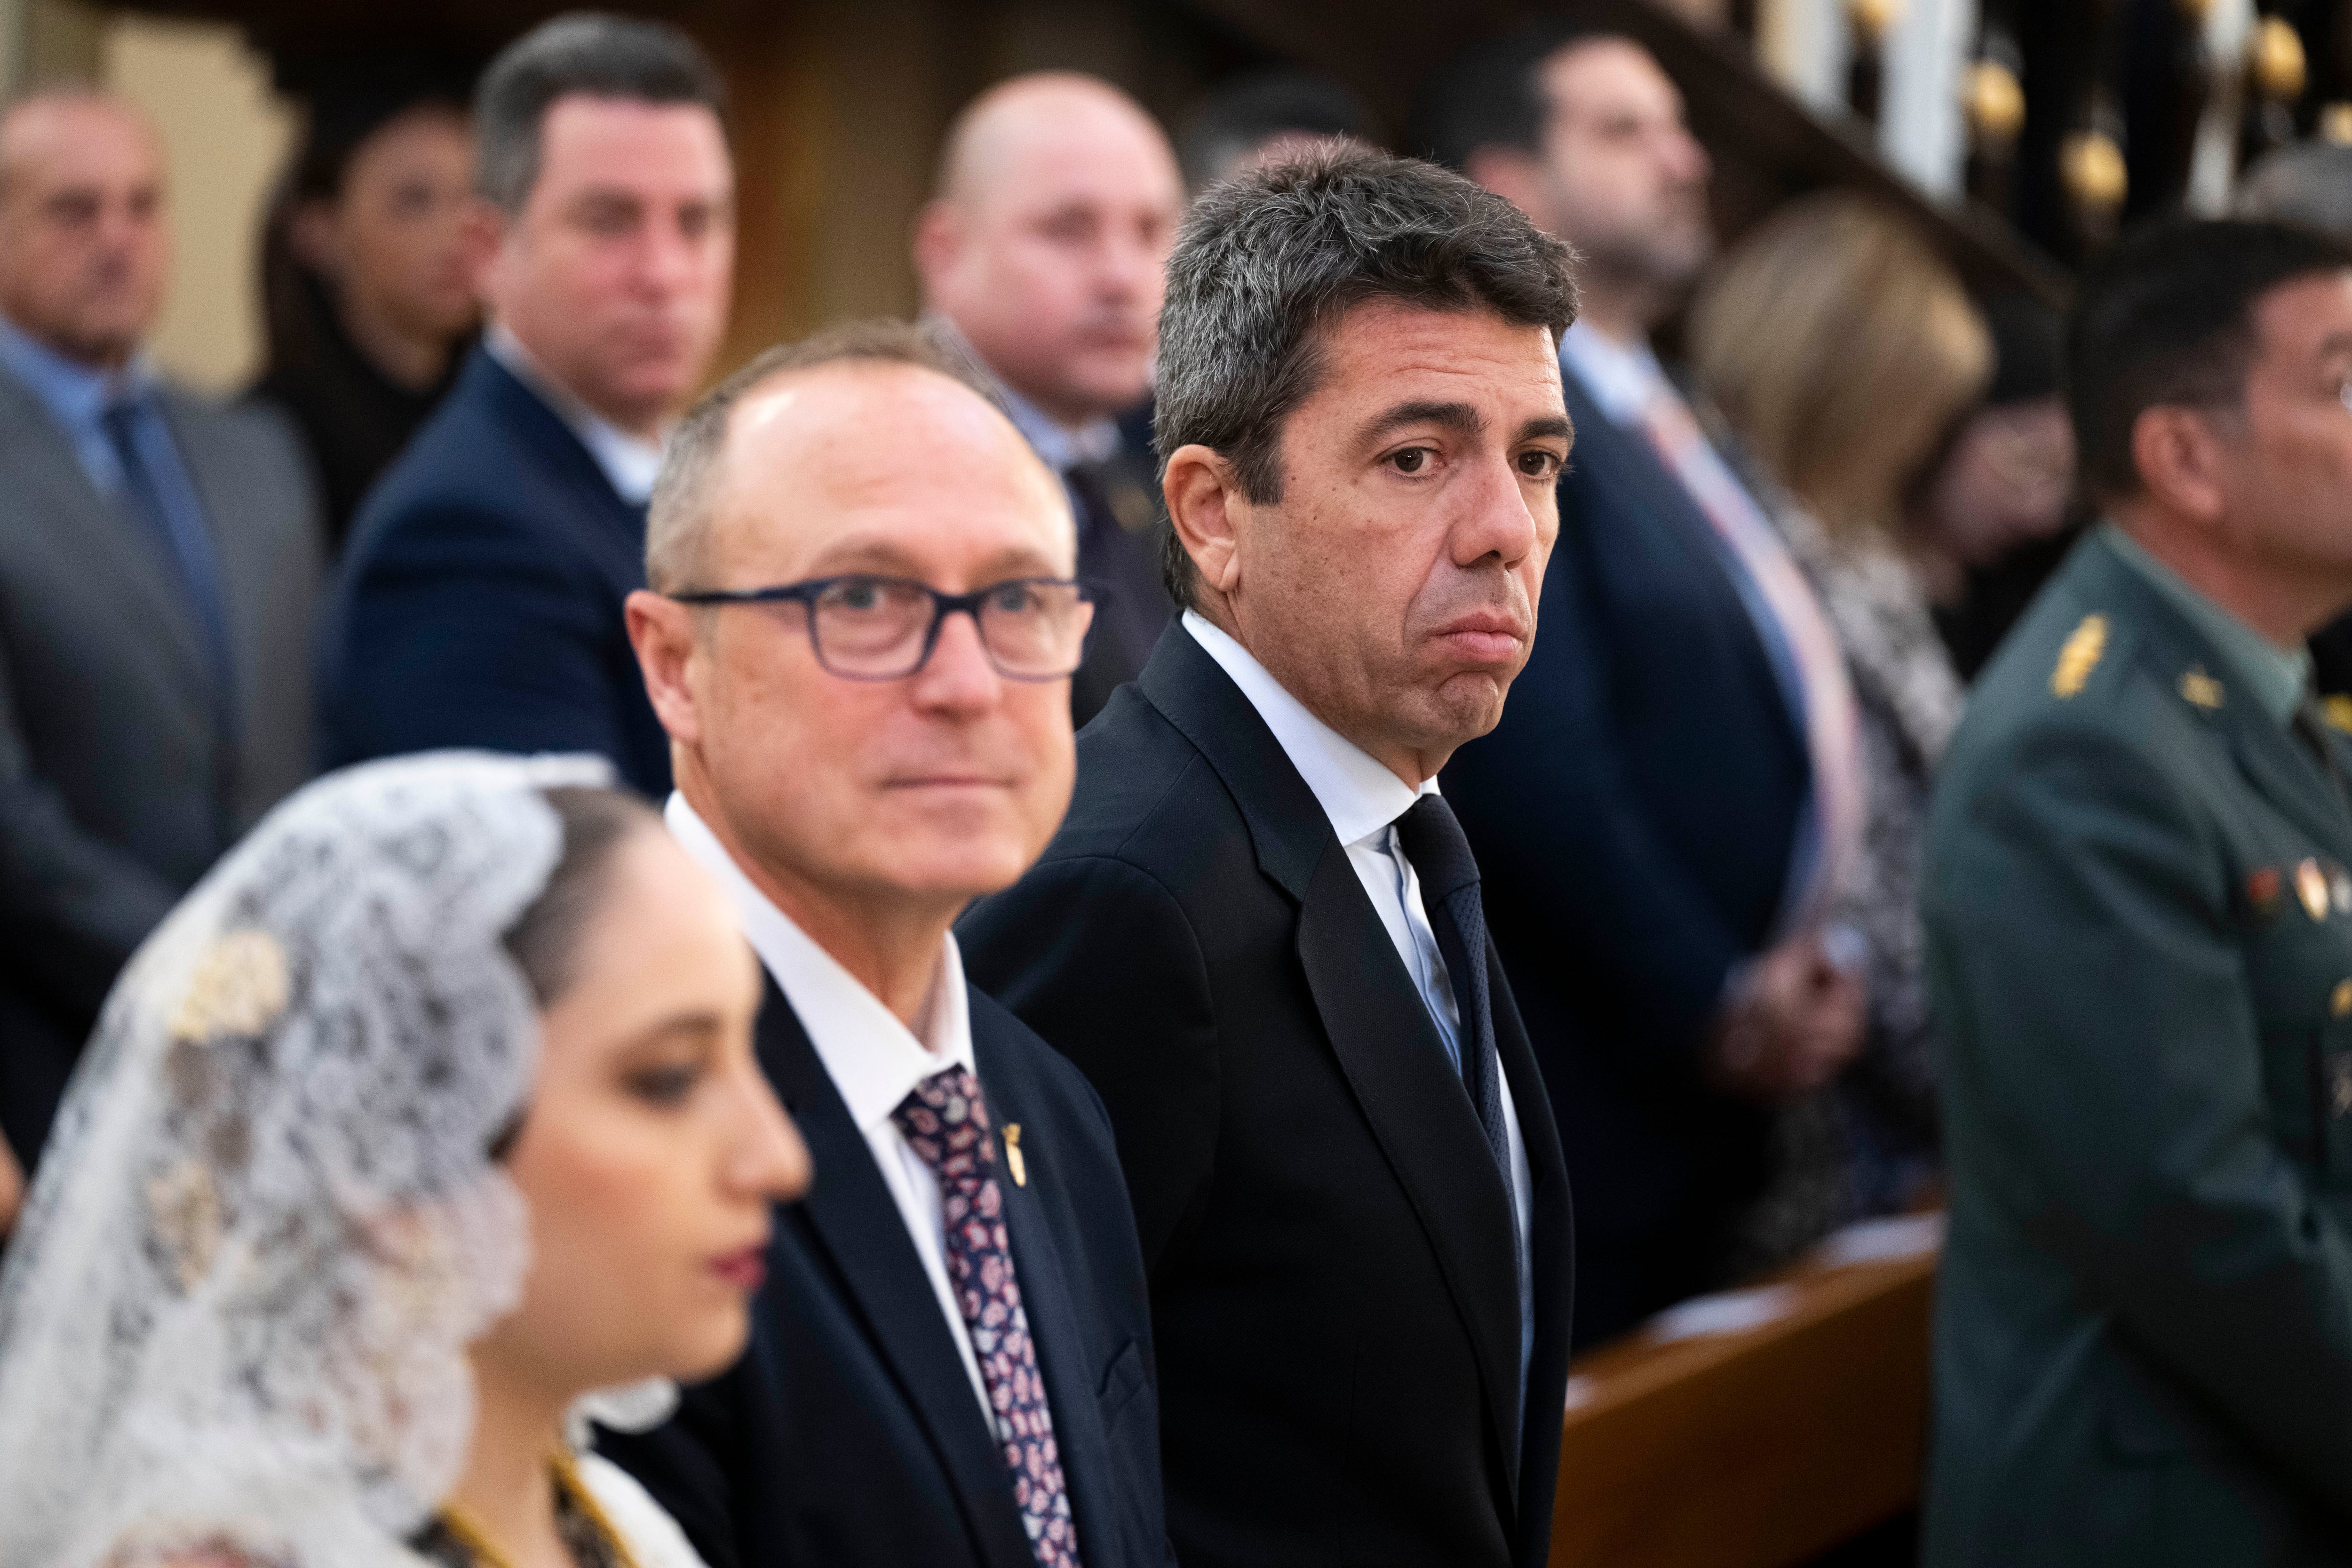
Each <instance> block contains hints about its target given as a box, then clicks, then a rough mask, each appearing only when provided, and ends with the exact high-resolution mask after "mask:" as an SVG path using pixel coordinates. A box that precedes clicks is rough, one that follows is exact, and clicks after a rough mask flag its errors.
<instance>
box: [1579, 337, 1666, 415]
mask: <svg viewBox="0 0 2352 1568" xmlns="http://www.w3.org/2000/svg"><path fill="white" fill-rule="evenodd" d="M1559 363H1560V364H1561V366H1562V368H1564V369H1566V370H1568V371H1570V373H1572V374H1574V375H1575V377H1576V379H1577V380H1578V381H1579V382H1580V383H1582V384H1583V386H1584V390H1585V391H1586V392H1588V393H1590V394H1591V396H1592V401H1593V402H1595V403H1597V404H1599V405H1601V413H1603V414H1605V415H1607V416H1609V421H1610V423H1611V424H1612V425H1632V424H1634V423H1636V422H1637V421H1639V420H1640V419H1641V417H1642V416H1643V414H1644V413H1645V412H1647V411H1648V409H1649V406H1650V400H1651V399H1652V398H1654V397H1655V396H1656V395H1657V393H1658V388H1659V387H1661V386H1665V387H1669V388H1671V387H1672V386H1673V384H1674V383H1673V382H1671V381H1669V380H1668V379H1667V377H1666V369H1665V366H1664V365H1662V364H1660V363H1658V356H1657V355H1656V353H1654V352H1652V350H1651V348H1650V345H1649V344H1648V343H1647V342H1632V343H1622V342H1618V341H1617V340H1616V339H1614V338H1612V337H1610V336H1609V335H1608V334H1607V333H1605V332H1603V331H1601V330H1600V329H1599V328H1597V327H1595V326H1593V325H1592V324H1591V322H1589V321H1577V322H1574V323H1572V324H1571V325H1570V327H1569V329H1568V331H1565V332H1563V333H1561V334H1560V339H1559Z"/></svg>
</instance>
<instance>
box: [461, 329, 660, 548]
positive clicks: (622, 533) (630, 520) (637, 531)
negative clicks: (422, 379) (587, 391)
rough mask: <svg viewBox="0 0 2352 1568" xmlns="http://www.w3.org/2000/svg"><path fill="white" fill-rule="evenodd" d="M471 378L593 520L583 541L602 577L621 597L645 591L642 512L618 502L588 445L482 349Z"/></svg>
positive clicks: (469, 371)
mask: <svg viewBox="0 0 2352 1568" xmlns="http://www.w3.org/2000/svg"><path fill="white" fill-rule="evenodd" d="M474 353H475V363H474V364H473V365H472V366H469V367H468V369H467V374H468V375H469V376H478V377H479V378H480V385H481V388H482V394H483V395H484V396H485V397H486V398H488V399H489V400H490V401H491V402H493V403H494V404H496V405H498V406H499V409H500V410H501V413H502V416H503V422H504V423H505V424H506V425H507V426H508V427H509V428H511V429H514V430H516V431H518V432H520V434H522V435H523V436H524V437H526V438H527V440H528V443H529V445H530V447H531V448H532V449H533V450H535V451H537V452H538V453H540V454H541V456H542V457H543V458H545V460H546V467H547V471H548V473H549V475H550V477H551V478H552V479H555V480H556V481H557V482H558V483H560V484H562V485H563V486H564V487H565V488H566V489H570V490H571V491H572V495H573V498H574V499H575V500H577V501H578V502H579V503H580V504H579V513H580V515H581V516H582V517H583V519H584V520H593V521H591V526H590V528H589V529H588V530H586V531H584V532H583V541H582V542H583V543H584V544H586V545H587V547H588V549H589V551H590V552H591V553H592V554H593V556H594V557H595V559H596V562H597V563H598V565H599V566H600V567H601V568H602V569H603V571H604V574H605V576H606V577H607V578H609V579H611V580H612V582H613V584H614V587H615V588H616V589H618V590H619V591H620V592H621V593H623V594H627V593H629V592H631V591H632V590H634V589H637V588H642V587H644V586H645V561H644V555H645V548H646V509H645V508H644V507H642V506H637V505H635V504H633V503H631V502H629V501H627V500H623V499H622V497H621V494H620V492H619V491H618V490H615V489H614V488H613V481H612V480H611V479H608V478H606V477H605V474H604V468H603V467H602V466H601V465H600V464H598V462H597V461H596V458H595V456H594V454H593V453H591V452H590V451H589V450H588V447H587V444H586V443H585V442H583V441H582V440H581V439H580V437H579V435H578V433H577V432H575V431H574V430H573V429H572V426H570V425H568V424H566V423H564V420H563V416H562V415H560V414H558V413H557V412H556V411H555V410H554V409H553V408H551V407H550V406H549V405H548V402H547V400H546V399H545V398H544V397H541V395H539V393H538V391H537V390H536V389H534V388H532V387H530V386H529V385H527V384H524V383H523V382H522V381H521V379H520V378H519V377H517V376H516V375H515V374H514V373H513V372H512V371H509V369H507V367H506V366H504V365H502V364H500V363H499V362H498V361H497V360H496V359H495V358H493V357H492V356H491V355H490V353H489V352H488V350H486V349H476V350H475V351H474Z"/></svg>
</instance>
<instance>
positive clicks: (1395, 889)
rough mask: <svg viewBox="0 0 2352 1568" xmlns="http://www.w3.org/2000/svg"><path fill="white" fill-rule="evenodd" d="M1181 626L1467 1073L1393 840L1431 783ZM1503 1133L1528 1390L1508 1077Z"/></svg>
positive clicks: (1432, 947)
mask: <svg viewBox="0 0 2352 1568" xmlns="http://www.w3.org/2000/svg"><path fill="white" fill-rule="evenodd" d="M1184 629H1185V630H1186V631H1188V632H1190V633H1192V640H1193V641H1195V642H1197V643H1199V644H1200V645H1201V647H1203V648H1204V649H1206V650H1207V651H1208V655H1209V657H1210V658H1213V659H1215V660H1216V661H1217V663H1218V665H1219V666H1220V667H1221V668H1223V670H1224V672H1225V673H1226V674H1227V675H1229V676H1231V677H1233V680H1234V685H1235V686H1238V687H1240V688H1241V689H1242V695H1243V696H1244V697H1246V698H1248V699H1249V704H1250V706H1251V707H1253V708H1255V709H1256V710H1257V714H1258V717H1259V718H1261V719H1263V720H1265V726H1266V728H1267V729H1269V730H1271V731H1274V738H1275V741H1276V743H1277V744H1279V745H1280V746H1281V747H1282V752H1283V755H1285V756H1286V757H1288V758H1289V759H1290V765H1291V766H1292V767H1295V768H1297V770H1298V776H1299V777H1301V778H1303V779H1305V780H1306V781H1307V788H1308V789H1309V790H1310V791H1312V792H1313V793H1314V795H1315V799H1316V803H1317V804H1318V805H1321V806H1322V808H1323V815H1324V816H1327V817H1328V818H1329V819H1330V822H1331V831H1332V833H1333V834H1335V835H1336V836H1337V837H1339V843H1340V846H1341V847H1343V848H1345V849H1346V850H1347V852H1348V864H1349V866H1351V867H1353V868H1355V872H1356V879H1357V880H1358V881H1360V882H1361V883H1363V885H1364V894H1365V896H1366V897H1367V898H1369V899H1370V900H1371V901H1372V910H1373V911H1374V912H1375V913H1376V914H1378V915H1379V916H1380V917H1381V926H1382V927H1383V928H1385V929H1386V930H1387V931H1388V933H1389V941H1390V942H1393V943H1394V944H1395V945H1396V951H1397V957H1398V958H1400V959H1402V961H1403V963H1404V968H1405V973H1407V974H1408V975H1411V976H1412V984H1413V989H1415V990H1416V991H1419V992H1420V993H1421V999H1422V1002H1423V1004H1424V1005H1426V1006H1427V1007H1428V1008H1429V1016H1430V1019H1431V1021H1432V1022H1433V1023H1435V1024H1436V1026H1437V1035H1438V1038H1439V1039H1441V1040H1443V1041H1444V1045H1445V1054H1446V1055H1447V1056H1448V1057H1450V1058H1453V1062H1454V1071H1456V1072H1457V1073H1458V1072H1460V1071H1461V1070H1462V1010H1461V1008H1460V1007H1459V1006H1457V1005H1455V1003H1454V985H1453V983H1452V982H1451V981H1450V980H1449V979H1448V978H1447V977H1446V973H1445V960H1444V958H1443V957H1441V956H1440V955H1439V953H1438V951H1437V937H1436V935H1435V933H1434V932H1433V931H1431V930H1430V929H1429V915H1428V912H1427V911H1426V910H1424V909H1423V907H1422V902H1421V878H1420V877H1419V875H1417V874H1416V873H1415V872H1414V870H1413V868H1412V861H1411V860H1409V859H1407V858H1405V853H1404V847H1403V846H1402V845H1401V844H1400V843H1398V841H1397V831H1396V826H1395V825H1396V819H1397V818H1398V817H1400V816H1403V815H1404V814H1405V813H1406V812H1407V811H1409V810H1411V809H1412V803H1413V802H1414V801H1416V800H1419V799H1420V798H1421V797H1422V796H1423V795H1435V794H1437V793H1438V790H1437V781H1436V780H1435V779H1423V781H1422V784H1421V787H1420V788H1419V789H1415V788H1413V787H1412V785H1411V784H1406V783H1405V782H1404V781H1403V780H1402V779H1401V778H1399V777H1397V776H1396V774H1394V773H1391V772H1390V771H1389V770H1388V769H1387V768H1386V767H1384V766H1382V765H1381V763H1379V762H1377V761H1375V760H1374V759H1373V758H1372V756H1371V755H1370V753H1369V752H1366V751H1365V750H1364V749H1363V748H1362V747H1361V746H1359V745H1357V744H1356V743H1355V742H1352V741H1350V740H1349V739H1348V738H1347V737H1346V736H1345V735H1342V734H1340V733H1339V731H1337V730H1334V729H1333V728H1331V726H1329V725H1328V724H1326V723H1325V722H1323V721H1322V720H1320V719H1318V718H1317V717H1316V716H1315V715H1314V714H1313V713H1311V712H1309V711H1308V710H1307V705H1306V704H1305V703H1303V702H1301V701H1299V700H1298V699H1297V698H1296V697H1293V696H1292V695H1291V694H1290V693H1289V692H1288V691H1286V690H1285V689H1283V686H1282V683H1281V682H1280V681H1278V680H1276V679H1275V678H1274V677H1273V676H1272V675H1271V674H1269V673H1267V670H1266V668H1265V666H1264V665H1262V664H1260V663H1258V661H1257V658H1256V657H1255V655H1253V654H1252V653H1251V652H1250V651H1249V649H1247V648H1245V647H1242V645H1241V644H1240V643H1238V642H1236V641H1234V639H1233V638H1232V637H1229V636H1227V635H1226V634H1225V633H1224V632H1223V631H1222V630H1220V629H1219V628H1218V627H1216V626H1213V625H1212V624H1211V623H1210V622H1209V621H1208V619H1207V618H1206V617H1204V616H1202V615H1201V614H1200V613H1199V612H1198V611H1196V610H1187V611H1185V612H1184ZM1499 1087H1500V1088H1501V1089H1502V1095H1503V1127H1504V1130H1505V1131H1506V1132H1507V1134H1508V1136H1509V1138H1510V1142H1511V1217H1512V1221H1513V1225H1514V1227H1515V1228H1516V1229H1517V1233H1518V1248H1517V1250H1518V1271H1519V1373H1520V1378H1521V1381H1522V1382H1523V1383H1524V1382H1525V1380H1526V1375H1527V1367H1528V1358H1529V1357H1530V1356H1531V1355H1532V1354H1533V1353H1534V1349H1535V1322H1536V1312H1535V1274H1534V1270H1533V1268H1531V1266H1530V1262H1529V1258H1528V1232H1529V1230H1530V1229H1531V1228H1532V1226H1533V1224H1534V1206H1533V1205H1534V1200H1533V1197H1532V1192H1533V1185H1534V1184H1533V1181H1532V1179H1531V1178H1530V1177H1529V1176H1528V1146H1527V1143H1526V1141H1525V1140H1524V1139H1522V1138H1521V1137H1520V1135H1519V1110H1518V1106H1517V1103H1516V1102H1515V1101H1514V1100H1512V1098H1511V1084H1510V1079H1508V1078H1502V1079H1501V1081H1500V1085H1499Z"/></svg>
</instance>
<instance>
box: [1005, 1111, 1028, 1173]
mask: <svg viewBox="0 0 2352 1568" xmlns="http://www.w3.org/2000/svg"><path fill="white" fill-rule="evenodd" d="M1004 1168H1005V1169H1006V1170H1008V1171H1010V1172H1012V1173H1013V1185H1014V1186H1016V1187H1025V1186H1027V1185H1028V1184H1029V1162H1028V1161H1026V1160H1024V1159H1023V1158H1022V1157H1021V1123H1019V1122H1018V1121H1008V1122H1006V1123H1005V1124H1004Z"/></svg>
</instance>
